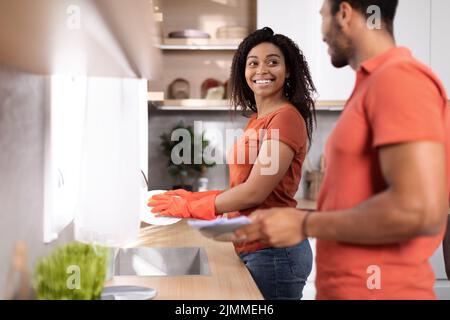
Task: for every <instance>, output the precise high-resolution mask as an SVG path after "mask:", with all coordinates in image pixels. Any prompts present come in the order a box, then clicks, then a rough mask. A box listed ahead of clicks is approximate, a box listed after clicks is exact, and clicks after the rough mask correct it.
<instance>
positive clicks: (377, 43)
mask: <svg viewBox="0 0 450 320" xmlns="http://www.w3.org/2000/svg"><path fill="white" fill-rule="evenodd" d="M395 46H396V44H395V40H394V38H393V37H391V36H390V35H386V34H374V35H372V36H369V37H365V38H362V39H359V40H358V41H355V55H354V57H353V58H352V59H350V61H349V64H350V66H351V67H352V69H353V70H355V71H357V70H359V68H360V67H361V64H363V63H364V61H367V60H370V59H372V58H375V57H377V56H379V55H381V54H383V53H385V52H386V51H389V50H390V49H392V48H394V47H395Z"/></svg>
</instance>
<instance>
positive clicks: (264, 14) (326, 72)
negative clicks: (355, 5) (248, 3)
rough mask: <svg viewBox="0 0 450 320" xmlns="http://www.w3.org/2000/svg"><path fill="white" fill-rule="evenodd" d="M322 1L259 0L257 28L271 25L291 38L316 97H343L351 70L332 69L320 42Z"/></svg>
mask: <svg viewBox="0 0 450 320" xmlns="http://www.w3.org/2000/svg"><path fill="white" fill-rule="evenodd" d="M322 3H323V1H322V0H302V1H298V0H283V5H280V1H277V0H259V1H258V6H257V8H258V12H257V25H258V28H262V27H265V26H268V27H271V28H272V29H273V30H274V31H275V32H276V33H281V34H284V35H286V36H288V37H289V38H291V39H292V40H294V41H295V42H296V43H297V44H298V46H299V47H300V49H301V50H302V51H303V53H304V54H305V57H306V59H307V61H308V63H309V66H310V71H311V74H312V77H313V81H314V83H315V85H316V87H317V91H318V93H319V97H318V100H322V101H328V100H346V99H348V97H349V96H350V94H351V91H352V89H353V85H354V79H355V76H354V71H353V70H351V69H350V68H349V67H346V68H343V69H336V68H334V67H333V66H332V65H331V60H330V57H329V55H328V53H327V46H326V44H325V43H324V42H323V41H322V35H321V16H320V14H319V11H320V8H321V6H322Z"/></svg>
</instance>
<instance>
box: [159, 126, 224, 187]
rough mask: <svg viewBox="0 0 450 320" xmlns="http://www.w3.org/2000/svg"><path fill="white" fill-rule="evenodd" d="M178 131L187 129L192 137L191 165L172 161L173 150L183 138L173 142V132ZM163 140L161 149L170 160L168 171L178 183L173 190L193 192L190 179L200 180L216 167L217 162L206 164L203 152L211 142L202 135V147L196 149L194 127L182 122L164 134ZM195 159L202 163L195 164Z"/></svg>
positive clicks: (181, 154)
mask: <svg viewBox="0 0 450 320" xmlns="http://www.w3.org/2000/svg"><path fill="white" fill-rule="evenodd" d="M177 129H185V130H187V132H188V133H189V137H190V145H189V147H190V150H191V156H190V161H189V163H181V164H175V163H174V162H173V161H172V160H173V159H172V150H173V148H175V146H177V145H178V144H180V143H181V142H182V140H183V138H180V139H179V140H175V141H172V139H171V138H172V132H173V131H175V130H177ZM160 139H161V144H160V145H161V148H162V150H163V154H164V156H166V157H167V158H168V162H167V171H168V173H169V175H170V176H172V177H174V178H175V179H176V181H177V184H176V185H174V186H173V189H185V190H188V191H193V189H194V188H193V186H192V185H190V184H188V179H189V178H194V179H198V178H199V177H201V176H203V175H204V174H205V173H206V171H207V169H208V168H211V167H214V166H215V165H216V163H215V162H206V161H205V158H204V157H203V150H204V149H205V148H206V147H207V146H208V145H209V140H207V139H206V138H205V133H204V132H202V133H201V139H199V140H200V143H201V146H197V148H195V143H196V141H195V139H194V129H193V128H192V126H186V125H184V123H183V122H182V121H181V122H179V123H178V124H177V125H176V126H175V127H173V128H172V130H171V131H170V132H167V133H164V134H162V135H160ZM180 156H181V157H182V156H183V150H180ZM194 159H201V161H200V163H198V162H199V161H197V163H195V161H194Z"/></svg>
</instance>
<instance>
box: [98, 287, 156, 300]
mask: <svg viewBox="0 0 450 320" xmlns="http://www.w3.org/2000/svg"><path fill="white" fill-rule="evenodd" d="M155 296H156V290H155V289H152V288H145V287H137V286H112V287H105V288H103V292H102V296H101V300H150V299H153V298H154V297H155Z"/></svg>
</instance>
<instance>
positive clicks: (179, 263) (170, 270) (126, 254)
mask: <svg viewBox="0 0 450 320" xmlns="http://www.w3.org/2000/svg"><path fill="white" fill-rule="evenodd" d="M114 274H115V275H118V276H129V275H137V276H183V275H198V276H207V275H210V274H211V273H210V270H209V265H208V258H207V256H206V251H205V249H204V248H200V247H187V248H131V249H120V250H119V252H118V255H117V258H116V260H115V272H114Z"/></svg>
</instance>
